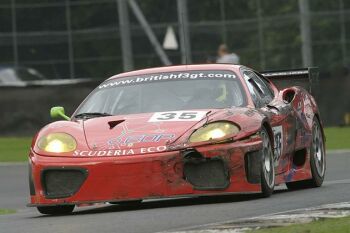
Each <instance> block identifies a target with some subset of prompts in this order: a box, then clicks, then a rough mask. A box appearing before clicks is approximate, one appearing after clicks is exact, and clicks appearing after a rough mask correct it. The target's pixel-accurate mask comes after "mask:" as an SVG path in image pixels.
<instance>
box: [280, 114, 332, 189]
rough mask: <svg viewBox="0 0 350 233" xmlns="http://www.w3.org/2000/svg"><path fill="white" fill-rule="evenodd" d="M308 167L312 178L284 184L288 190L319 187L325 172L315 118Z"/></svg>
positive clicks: (320, 139)
mask: <svg viewBox="0 0 350 233" xmlns="http://www.w3.org/2000/svg"><path fill="white" fill-rule="evenodd" d="M310 167H311V174H312V178H311V179H309V180H301V181H296V182H290V183H286V185H287V187H288V189H290V190H297V189H304V188H315V187H320V186H321V185H322V183H323V180H324V175H325V172H326V152H325V147H324V137H323V133H322V129H321V124H320V122H319V120H318V119H317V118H316V117H315V119H314V123H313V126H312V145H311V147H310Z"/></svg>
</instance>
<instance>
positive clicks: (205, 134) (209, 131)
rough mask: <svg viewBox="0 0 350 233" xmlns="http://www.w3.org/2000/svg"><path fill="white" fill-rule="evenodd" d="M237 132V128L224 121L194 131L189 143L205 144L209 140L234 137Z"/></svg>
mask: <svg viewBox="0 0 350 233" xmlns="http://www.w3.org/2000/svg"><path fill="white" fill-rule="evenodd" d="M238 132H239V128H238V127H237V126H236V125H234V124H232V123H230V122H226V121H221V122H213V123H209V124H207V125H205V126H203V127H201V128H199V129H197V130H196V131H194V132H193V133H192V134H191V136H190V139H189V141H190V142H206V141H211V140H220V138H224V137H226V136H228V135H235V134H237V133H238Z"/></svg>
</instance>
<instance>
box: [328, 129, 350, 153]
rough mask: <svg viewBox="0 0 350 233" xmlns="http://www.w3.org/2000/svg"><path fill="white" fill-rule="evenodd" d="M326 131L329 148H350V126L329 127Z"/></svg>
mask: <svg viewBox="0 0 350 233" xmlns="http://www.w3.org/2000/svg"><path fill="white" fill-rule="evenodd" d="M324 132H325V135H326V148H327V150H339V149H350V127H328V128H325V130H324Z"/></svg>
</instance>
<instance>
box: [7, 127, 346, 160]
mask: <svg viewBox="0 0 350 233" xmlns="http://www.w3.org/2000/svg"><path fill="white" fill-rule="evenodd" d="M325 134H326V138H327V141H326V147H327V150H335V149H350V127H329V128H325ZM30 144H31V138H30V137H19V138H12V137H10V138H0V162H23V161H26V160H27V155H28V152H29V147H30Z"/></svg>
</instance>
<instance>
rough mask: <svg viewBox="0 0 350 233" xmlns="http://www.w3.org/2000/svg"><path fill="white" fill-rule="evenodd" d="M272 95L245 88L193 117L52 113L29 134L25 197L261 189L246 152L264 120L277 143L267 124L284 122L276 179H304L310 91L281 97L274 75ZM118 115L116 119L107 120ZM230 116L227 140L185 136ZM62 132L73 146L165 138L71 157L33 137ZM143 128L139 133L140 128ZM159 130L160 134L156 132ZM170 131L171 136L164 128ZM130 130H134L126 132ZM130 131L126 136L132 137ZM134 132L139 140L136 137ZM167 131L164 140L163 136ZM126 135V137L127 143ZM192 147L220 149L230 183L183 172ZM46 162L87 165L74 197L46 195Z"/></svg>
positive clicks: (112, 197)
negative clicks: (211, 186)
mask: <svg viewBox="0 0 350 233" xmlns="http://www.w3.org/2000/svg"><path fill="white" fill-rule="evenodd" d="M240 68H241V66H232V65H211V66H210V67H209V68H208V66H207V65H199V66H198V65H193V66H186V67H184V66H176V67H165V68H155V69H149V70H143V71H135V72H131V73H126V74H121V75H119V76H115V77H112V78H118V77H125V76H127V75H140V74H146V73H156V72H165V71H166V72H171V71H181V70H183V69H186V70H187V71H189V70H201V69H203V70H209V69H220V70H231V71H234V72H235V73H236V74H238V78H240V79H241V81H242V83H244V82H243V80H242V77H240V75H239V74H240ZM270 85H271V88H272V89H273V91H274V95H275V97H274V100H273V101H272V102H271V103H270V104H271V105H273V106H274V107H273V108H267V107H264V108H261V109H257V108H255V107H254V104H253V101H252V99H251V97H250V96H249V94H248V89H247V87H246V86H244V88H245V92H246V93H247V98H248V104H247V106H246V107H236V108H229V109H204V110H203V109H201V110H200V111H207V112H208V114H207V116H206V117H205V118H203V119H202V120H199V121H197V122H185V121H183V122H149V121H148V120H149V118H150V117H151V116H152V113H144V114H135V115H127V116H109V117H101V118H95V119H89V120H86V121H83V120H72V121H57V122H53V123H51V124H49V125H47V126H45V127H43V128H42V129H41V130H40V131H39V132H38V134H37V135H36V136H35V137H34V139H33V143H32V146H31V149H30V153H29V161H30V164H31V166H32V174H31V175H32V176H33V180H34V187H35V195H32V196H31V198H30V204H31V205H33V206H40V205H59V204H67V203H72V204H81V203H95V202H107V201H120V200H135V199H147V198H159V197H173V196H190V195H194V196H196V195H208V194H220V193H247V192H260V191H261V187H260V184H251V183H249V182H248V181H247V176H246V168H245V159H244V157H245V154H246V153H248V152H252V151H259V150H260V149H261V147H262V142H261V138H260V136H259V134H258V132H259V131H260V129H261V127H262V125H263V124H265V125H266V126H267V127H268V128H269V130H268V131H269V133H270V137H271V143H272V145H273V147H276V145H278V144H277V143H276V142H275V137H274V135H273V133H272V127H276V126H281V127H282V133H283V136H282V138H281V143H283V146H281V148H283V150H282V151H281V156H280V157H279V158H278V160H277V161H276V171H277V175H276V181H275V182H276V185H279V184H282V183H285V182H291V181H297V180H305V179H309V178H310V177H311V172H310V155H309V153H310V150H309V147H310V145H311V132H312V121H313V119H314V117H319V115H318V108H317V105H316V102H315V100H314V98H313V97H312V96H311V95H310V94H309V93H308V92H307V91H306V90H304V89H302V88H299V87H291V88H289V89H290V90H293V91H294V92H295V97H294V99H293V101H292V102H291V103H290V104H287V103H285V101H284V100H283V94H284V92H285V91H286V90H278V89H277V88H276V87H275V86H274V85H273V84H272V83H270ZM110 121H118V122H119V121H120V123H118V124H117V125H115V126H114V127H110V125H109V124H108V122H110ZM216 121H229V122H233V123H234V124H236V125H237V126H238V127H239V128H240V131H239V133H238V134H236V135H230V136H229V137H228V138H230V140H226V141H225V142H224V143H208V142H206V143H190V142H189V141H188V138H189V136H190V135H191V134H192V132H193V131H195V130H196V129H198V128H200V127H202V126H203V124H206V123H210V122H216ZM52 132H66V133H68V134H70V135H72V136H73V137H74V138H75V139H76V141H77V150H79V151H94V150H99V151H100V150H116V149H118V150H124V149H135V151H137V150H136V149H140V148H141V149H142V148H153V147H154V148H155V147H159V146H162V147H163V146H164V148H166V149H165V150H164V151H161V152H154V151H147V150H145V153H142V154H141V153H139V152H134V154H132V155H125V156H100V157H74V155H73V153H72V152H70V153H62V154H60V155H57V154H53V153H47V152H44V151H41V150H40V149H39V148H38V146H37V144H36V140H37V139H38V138H40V137H42V136H44V135H47V134H48V133H52ZM140 135H141V136H140ZM159 135H161V136H159ZM169 135H174V136H169ZM130 136H131V137H130ZM130 138H131V139H130ZM135 138H136V139H137V140H136V139H135ZM163 139H164V140H163ZM126 142H127V143H126ZM187 148H195V149H196V150H197V151H198V152H199V153H201V154H202V155H203V156H204V157H206V158H212V157H217V156H219V157H221V158H222V159H223V160H224V161H225V163H226V165H227V167H228V172H229V176H230V185H229V186H228V187H227V188H226V189H224V190H196V189H194V187H192V186H191V184H189V183H188V182H187V181H186V179H185V178H184V175H183V165H184V161H183V157H182V152H181V151H182V150H184V149H187ZM301 148H306V149H307V150H306V151H307V155H306V159H305V163H304V164H303V165H301V166H299V167H296V166H295V165H293V163H292V159H293V153H294V151H295V150H297V149H301ZM48 167H80V168H84V169H86V170H87V171H88V177H87V179H86V181H85V182H84V183H83V185H82V186H81V188H80V190H79V191H78V192H77V193H76V194H74V195H73V196H71V197H68V198H61V199H47V198H46V197H45V195H44V191H43V186H42V183H41V171H42V170H43V169H45V168H48Z"/></svg>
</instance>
